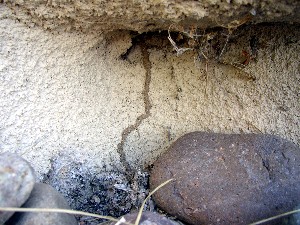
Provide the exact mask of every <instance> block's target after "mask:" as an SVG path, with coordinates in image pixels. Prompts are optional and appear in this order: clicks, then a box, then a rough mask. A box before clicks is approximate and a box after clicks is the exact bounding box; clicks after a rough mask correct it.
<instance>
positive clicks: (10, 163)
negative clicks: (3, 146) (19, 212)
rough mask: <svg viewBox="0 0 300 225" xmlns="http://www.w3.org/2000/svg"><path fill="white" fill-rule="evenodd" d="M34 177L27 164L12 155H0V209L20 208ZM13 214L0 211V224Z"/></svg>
mask: <svg viewBox="0 0 300 225" xmlns="http://www.w3.org/2000/svg"><path fill="white" fill-rule="evenodd" d="M34 184H35V175H34V171H33V169H32V167H31V166H30V165H29V163H28V162H27V161H26V160H24V159H23V158H21V157H20V156H18V155H17V154H14V153H9V152H5V153H2V154H0V207H20V206H21V205H22V204H23V203H24V202H25V201H26V200H27V199H28V197H29V195H30V193H31V191H32V189H33V187H34ZM12 215H13V212H1V211H0V224H3V223H4V222H5V221H6V220H8V219H9V218H10V217H11V216H12Z"/></svg>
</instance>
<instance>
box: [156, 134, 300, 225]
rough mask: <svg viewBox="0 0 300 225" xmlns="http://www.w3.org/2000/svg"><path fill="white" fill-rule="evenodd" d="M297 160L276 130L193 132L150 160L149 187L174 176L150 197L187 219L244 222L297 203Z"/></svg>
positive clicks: (299, 193)
mask: <svg viewBox="0 0 300 225" xmlns="http://www.w3.org/2000/svg"><path fill="white" fill-rule="evenodd" d="M299 162H300V149H299V147H297V146H296V145H295V144H293V143H291V142H289V141H287V140H284V139H281V138H279V137H276V136H272V135H263V134H213V133H204V132H194V133H189V134H187V135H184V136H183V137H181V138H179V139H178V140H177V141H176V142H175V143H174V144H173V145H172V146H171V147H170V148H169V150H168V151H167V152H166V153H165V154H163V155H162V156H161V157H160V158H159V159H158V160H157V161H156V162H155V163H154V168H153V170H152V171H151V174H150V187H151V189H154V188H155V187H157V186H158V185H159V184H161V183H163V182H164V181H166V180H168V179H170V178H175V181H174V182H172V183H170V184H168V185H167V186H165V187H162V188H161V190H159V191H158V192H157V193H156V194H155V195H154V200H155V201H156V203H157V204H158V205H159V207H161V208H162V209H164V210H165V211H166V212H168V213H170V214H171V215H173V216H176V217H178V218H179V219H181V220H183V221H186V222H187V223H189V224H222V225H226V224H241V225H242V224H249V223H251V222H256V221H258V220H261V219H265V218H269V217H272V216H275V215H279V214H281V213H284V212H288V211H291V210H293V209H294V208H295V207H297V205H298V204H299V203H300V163H299ZM273 222H274V223H275V222H278V221H273ZM273 222H270V223H268V224H273Z"/></svg>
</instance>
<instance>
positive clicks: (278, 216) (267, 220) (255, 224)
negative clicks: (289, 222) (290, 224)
mask: <svg viewBox="0 0 300 225" xmlns="http://www.w3.org/2000/svg"><path fill="white" fill-rule="evenodd" d="M294 213H300V209H297V210H293V211H290V212H286V213H283V214H280V215H277V216H273V217H270V218H267V219H264V220H260V221H257V222H255V223H251V224H249V225H259V224H263V223H265V222H269V221H271V220H275V219H279V218H281V217H284V216H288V215H292V214H294Z"/></svg>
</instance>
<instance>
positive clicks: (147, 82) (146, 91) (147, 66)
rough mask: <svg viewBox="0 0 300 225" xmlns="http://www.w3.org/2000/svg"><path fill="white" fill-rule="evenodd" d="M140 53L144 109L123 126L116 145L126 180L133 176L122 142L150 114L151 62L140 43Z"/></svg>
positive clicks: (145, 47)
mask: <svg viewBox="0 0 300 225" xmlns="http://www.w3.org/2000/svg"><path fill="white" fill-rule="evenodd" d="M140 48H141V53H142V61H143V66H144V69H145V71H146V74H145V83H144V90H143V92H142V94H143V96H144V105H145V111H144V113H143V114H142V115H140V116H138V117H137V118H136V120H135V123H134V124H133V125H130V126H128V127H127V128H125V129H124V130H123V132H122V139H121V142H120V143H119V144H118V146H117V152H118V154H119V155H120V162H121V163H122V165H123V166H124V168H125V174H126V176H127V177H128V181H130V180H131V178H132V177H133V174H134V172H133V171H132V168H131V166H130V164H129V162H128V161H127V159H126V153H125V151H124V144H125V142H126V139H127V137H128V136H129V135H130V134H131V132H133V131H134V130H137V129H138V127H139V126H140V125H141V123H142V122H143V121H144V120H145V119H147V118H148V117H149V116H150V110H151V107H152V105H151V102H150V96H149V91H150V83H151V62H150V59H149V52H148V48H147V46H146V45H145V44H142V43H141V44H140Z"/></svg>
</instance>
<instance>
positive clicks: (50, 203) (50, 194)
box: [6, 183, 78, 225]
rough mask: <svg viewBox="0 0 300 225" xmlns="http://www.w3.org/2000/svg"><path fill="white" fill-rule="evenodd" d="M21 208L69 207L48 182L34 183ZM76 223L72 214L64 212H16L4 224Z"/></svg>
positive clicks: (48, 224)
mask: <svg viewBox="0 0 300 225" xmlns="http://www.w3.org/2000/svg"><path fill="white" fill-rule="evenodd" d="M22 207H23V208H59V209H70V207H69V205H68V203H67V201H66V200H65V199H64V197H63V196H62V195H61V194H60V193H59V192H58V191H57V190H55V189H54V188H53V187H51V186H50V185H48V184H43V183H36V184H35V186H34V188H33V190H32V193H31V195H30V197H29V199H28V200H27V201H26V203H25V204H24V205H23V206H22ZM40 224H43V225H53V224H63V225H77V224H78V223H77V221H76V219H75V217H74V215H70V214H65V213H42V212H40V213H39V212H34V213H29V212H24V213H23V212H22V213H21V212H17V213H15V214H14V215H13V217H12V218H11V219H10V220H9V221H8V222H7V223H6V225H40Z"/></svg>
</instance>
